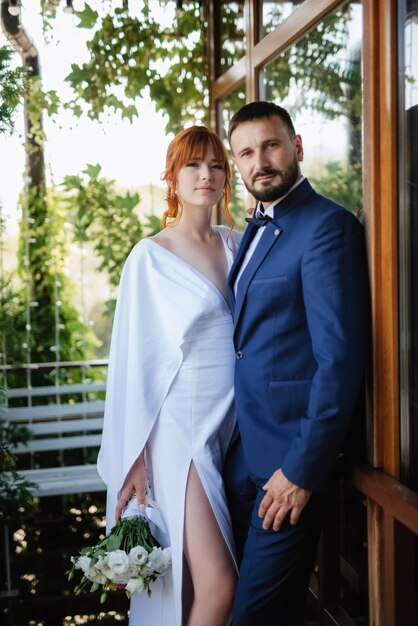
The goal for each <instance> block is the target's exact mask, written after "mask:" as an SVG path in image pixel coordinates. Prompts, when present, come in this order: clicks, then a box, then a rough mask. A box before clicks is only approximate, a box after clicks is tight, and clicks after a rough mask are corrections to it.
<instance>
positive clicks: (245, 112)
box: [228, 100, 296, 145]
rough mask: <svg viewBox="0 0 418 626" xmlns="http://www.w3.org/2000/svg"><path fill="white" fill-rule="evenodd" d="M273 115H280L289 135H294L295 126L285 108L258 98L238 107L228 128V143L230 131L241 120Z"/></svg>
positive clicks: (240, 122) (249, 120) (245, 120)
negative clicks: (257, 100)
mask: <svg viewBox="0 0 418 626" xmlns="http://www.w3.org/2000/svg"><path fill="white" fill-rule="evenodd" d="M273 115H275V116H276V117H280V119H281V120H283V122H284V123H285V125H286V128H287V131H288V133H289V135H290V137H294V136H295V134H296V133H295V127H294V126H293V122H292V118H291V117H290V115H289V113H288V112H287V111H286V109H284V108H283V107H281V106H279V105H278V104H274V102H265V101H263V100H260V101H259V102H250V103H249V104H244V106H243V107H241V108H240V109H238V111H237V112H236V113H235V114H234V115H233V116H232V118H231V121H230V122H229V128H228V141H229V145H231V136H232V133H233V132H234V130H235V129H236V128H237V126H239V125H240V124H242V123H243V122H251V121H252V120H259V119H261V118H263V117H272V116H273Z"/></svg>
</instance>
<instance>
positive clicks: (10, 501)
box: [0, 420, 36, 526]
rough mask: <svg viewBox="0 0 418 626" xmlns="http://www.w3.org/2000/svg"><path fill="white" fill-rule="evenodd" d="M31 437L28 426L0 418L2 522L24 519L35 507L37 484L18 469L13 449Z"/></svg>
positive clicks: (0, 506)
mask: <svg viewBox="0 0 418 626" xmlns="http://www.w3.org/2000/svg"><path fill="white" fill-rule="evenodd" d="M28 439H29V431H28V430H27V428H24V427H22V426H17V425H16V424H10V423H7V422H5V421H4V420H0V524H6V525H9V526H10V525H13V524H15V523H16V522H18V521H19V520H23V519H24V518H25V517H26V515H27V513H28V511H29V510H30V509H31V508H32V507H33V503H34V501H33V495H32V491H31V490H32V489H34V488H36V484H35V483H33V482H30V481H28V480H26V479H25V478H24V477H23V476H22V475H21V474H19V473H18V472H17V471H16V456H15V455H14V454H13V452H12V449H13V448H14V447H15V446H16V445H17V444H19V443H25V442H27V441H28Z"/></svg>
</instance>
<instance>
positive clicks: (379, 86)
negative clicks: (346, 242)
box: [209, 0, 418, 626]
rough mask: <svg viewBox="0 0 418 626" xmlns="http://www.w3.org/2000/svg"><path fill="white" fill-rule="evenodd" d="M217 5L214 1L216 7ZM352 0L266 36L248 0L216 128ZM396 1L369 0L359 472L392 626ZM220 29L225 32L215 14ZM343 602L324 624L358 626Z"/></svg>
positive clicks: (397, 592) (318, 3)
mask: <svg viewBox="0 0 418 626" xmlns="http://www.w3.org/2000/svg"><path fill="white" fill-rule="evenodd" d="M216 4H218V3H216V2H213V1H212V0H210V1H209V5H216ZM343 4H344V2H343V1H341V0H305V2H303V3H302V4H301V5H300V6H299V7H298V8H296V9H295V10H294V11H293V12H292V13H291V14H290V16H289V17H288V18H287V19H286V20H284V21H283V22H282V23H281V24H279V25H278V27H277V28H276V29H275V30H274V31H272V32H271V33H269V34H268V35H266V36H265V37H264V38H263V39H262V40H261V41H257V34H258V15H259V12H258V1H257V0H245V18H246V40H247V50H246V55H245V57H243V58H241V59H240V60H239V61H238V62H237V63H236V64H235V65H233V66H232V67H230V68H229V69H228V70H227V71H225V73H223V74H222V75H220V76H219V75H215V73H214V72H212V73H211V80H210V102H211V123H212V126H213V128H218V124H219V119H218V116H217V110H218V104H219V102H220V101H221V100H222V99H223V98H225V97H226V96H227V95H228V94H230V93H231V92H232V91H234V89H236V88H237V86H238V85H240V84H243V83H244V82H245V86H246V99H247V102H251V101H254V100H257V99H258V98H259V72H260V69H261V68H262V67H263V66H264V65H266V64H267V63H268V62H269V61H271V60H272V59H274V58H275V57H276V56H277V55H279V54H280V53H281V52H282V51H283V50H285V49H286V48H288V47H289V46H291V45H292V44H294V43H296V42H297V41H298V40H299V39H300V38H301V37H303V35H305V34H306V33H307V32H308V31H309V30H310V29H311V28H312V27H314V26H315V24H316V23H318V22H320V21H321V20H322V19H323V18H324V16H326V15H327V14H328V13H330V12H333V11H335V10H336V9H338V7H340V6H342V5H343ZM397 5H398V2H397V1H396V0H363V1H362V7H363V54H362V57H363V128H364V132H363V135H364V136H363V181H364V192H363V204H364V221H365V230H366V238H367V247H368V258H369V274H370V286H371V326H372V347H371V363H370V366H369V372H368V381H367V390H368V392H367V405H368V406H367V434H368V455H367V461H368V464H369V465H368V466H367V467H363V468H357V469H356V471H355V473H354V476H353V484H354V486H355V487H356V488H357V489H358V490H359V491H360V492H361V493H363V494H364V495H365V503H366V505H367V512H368V522H367V523H368V558H369V618H370V624H379V625H387V626H393V624H394V623H405V624H409V623H411V624H412V623H415V622H411V621H409V622H408V621H402V622H397V621H396V619H398V618H399V615H400V613H399V611H402V608H401V607H402V606H407V607H408V610H412V608H411V603H410V601H408V598H410V593H409V595H408V593H407V591H408V590H405V589H401V588H400V586H399V584H395V581H396V580H397V578H399V576H400V575H401V574H402V572H408V574H409V575H411V574H412V575H411V576H410V577H411V578H412V582H410V584H412V585H413V578H414V574H413V562H412V561H413V550H412V549H409V550H406V551H405V546H409V547H411V542H412V540H413V538H414V535H417V534H418V527H417V523H416V513H417V508H418V499H417V498H415V497H414V494H412V492H409V491H408V490H407V496H408V506H409V515H410V516H411V518H413V519H414V522H413V525H412V526H405V525H404V521H402V520H400V519H399V515H400V513H399V511H402V510H403V502H404V499H405V497H406V495H405V494H406V492H405V489H406V488H405V487H404V486H403V485H401V484H400V483H399V482H398V480H397V479H399V475H400V409H399V405H400V385H399V375H400V364H399V321H400V320H399V261H398V252H399V250H398V228H399V224H398V132H397V130H398V128H397V121H398V99H397V88H398V85H397V78H398V68H397V64H398V59H397V54H396V52H395V51H397V49H398V47H397V36H398V35H397V27H396V24H397ZM211 13H212V19H214V18H216V11H212V12H211ZM211 32H212V33H216V24H215V23H214V22H213V21H212V25H211ZM215 44H216V41H213V42H212V45H211V54H212V57H211V59H210V65H211V67H218V68H219V58H217V55H218V54H219V53H218V52H217V51H216V45H215ZM216 64H218V65H216ZM218 130H219V128H218ZM386 480H391V481H393V482H392V483H391V487H392V496H391V499H390V505H389V500H388V499H387V498H386V497H383V496H382V493H383V492H385V488H386V487H385V481H386ZM386 486H387V485H386ZM382 490H383V491H382ZM334 519H335V518H334ZM327 535H328V533H327ZM335 535H336V533H334V538H331V539H330V540H329V541H328V545H330V544H332V542H334V548H335V541H337V540H336V538H335ZM401 546H403V548H402V550H401ZM401 552H402V553H403V554H404V555H405V553H407V556H406V558H403V559H400V558H399V555H400V554H401ZM330 553H331V552H330V550H328V549H326V550H322V556H323V557H324V558H322V561H321V562H320V575H319V583H320V585H321V584H322V585H325V586H326V585H327V584H329V580H328V582H327V581H325V578H324V575H323V573H324V572H326V571H327V567H328V566H330V567H331V569H332V568H334V570H335V567H336V565H335V561H334V564H333V565H332V564H331V565H329V563H328V565H327V563H326V562H325V560H324V559H325V556H324V555H326V554H330ZM320 560H321V551H320ZM321 568H322V573H321ZM415 576H416V573H415ZM328 578H329V577H328ZM400 579H402V580H405V577H404V576H400ZM321 581H322V582H321ZM406 587H408V585H406ZM409 591H410V587H409ZM313 595H315V594H313ZM400 599H401V600H402V601H400ZM334 601H335V602H337V604H338V592H337V591H336V589H335V585H334V588H330V587H328V588H327V589H325V588H322V589H319V591H318V594H317V595H316V603H317V606H318V605H320V607H321V611H322V612H321V611H320V612H321V619H323V620H324V621H323V622H322V623H324V624H327V623H329V624H331V623H332V624H341V625H342V624H352V621H351V620H350V618H348V616H346V615H344V614H343V612H341V610H340V609H339V607H338V606H336V605H335V606H333V608H332V609H331V608H330V607H331V605H332V604H333V602H334ZM326 605H328V608H329V610H328V609H327V608H326ZM411 615H412V613H411ZM402 619H405V616H404V617H403V618H402ZM412 619H413V618H412Z"/></svg>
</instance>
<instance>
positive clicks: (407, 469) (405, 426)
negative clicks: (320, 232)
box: [399, 0, 418, 491]
mask: <svg viewBox="0 0 418 626" xmlns="http://www.w3.org/2000/svg"><path fill="white" fill-rule="evenodd" d="M405 8H406V11H405V19H404V22H403V23H401V25H400V33H399V35H400V38H401V41H403V47H404V93H400V110H401V112H402V113H401V120H400V137H399V144H400V178H401V181H400V183H401V184H400V191H401V193H400V212H401V216H400V219H401V224H402V223H403V224H404V227H405V230H404V240H403V241H402V240H401V245H400V249H401V252H402V251H403V249H404V248H409V250H408V254H407V255H406V256H405V257H404V264H403V267H402V259H401V267H402V269H403V273H404V276H402V277H401V284H402V283H403V288H404V289H403V290H404V294H403V295H404V299H402V302H403V304H404V305H405V306H406V307H407V309H408V310H406V311H405V312H404V315H403V316H402V317H401V319H402V318H403V320H404V326H405V328H403V333H402V334H403V336H404V337H407V338H408V339H407V340H404V341H401V346H402V349H403V352H404V354H403V356H404V357H405V359H406V362H407V365H406V369H405V370H404V379H405V380H403V381H402V387H403V389H405V390H406V407H403V410H402V412H401V415H402V425H401V429H402V448H403V449H402V465H403V478H404V480H405V482H407V484H408V485H409V486H410V487H411V488H412V489H414V490H415V491H418V169H417V162H418V1H417V0H409V1H408V2H406V3H405ZM402 244H405V245H402ZM408 385H409V389H408Z"/></svg>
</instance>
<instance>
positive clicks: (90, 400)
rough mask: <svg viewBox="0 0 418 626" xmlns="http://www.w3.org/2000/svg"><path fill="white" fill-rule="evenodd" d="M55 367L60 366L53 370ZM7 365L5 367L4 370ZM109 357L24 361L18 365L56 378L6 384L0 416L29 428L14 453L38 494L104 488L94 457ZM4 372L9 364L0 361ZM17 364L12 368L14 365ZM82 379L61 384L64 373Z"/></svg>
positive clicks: (79, 491)
mask: <svg viewBox="0 0 418 626" xmlns="http://www.w3.org/2000/svg"><path fill="white" fill-rule="evenodd" d="M57 367H58V369H57ZM6 368H7V369H6ZM106 368H107V361H104V360H99V361H76V362H73V361H71V362H66V363H60V364H59V366H57V364H56V363H42V364H27V365H23V366H21V367H20V368H19V369H20V370H22V371H24V372H25V371H26V374H27V376H26V380H29V383H30V378H31V376H30V374H31V372H33V371H34V370H38V371H39V370H42V371H43V373H44V374H45V376H47V375H49V376H50V377H52V378H53V379H54V381H55V384H53V385H43V386H41V387H32V386H31V385H30V384H29V385H28V386H26V387H19V388H14V389H8V390H7V391H6V402H5V404H4V405H3V406H2V407H0V418H2V419H3V420H5V421H7V422H8V423H9V424H16V425H19V426H24V427H26V428H27V429H28V431H29V433H30V439H29V441H28V442H27V443H26V444H19V445H17V446H16V447H15V449H14V452H15V454H16V455H18V457H19V464H18V470H19V472H20V474H22V475H23V476H24V477H25V478H27V479H28V480H30V481H32V482H34V483H36V484H37V485H38V488H37V489H36V490H35V494H36V495H38V496H51V495H61V494H66V493H75V492H78V493H83V492H93V491H102V490H103V489H104V485H103V482H102V481H101V479H100V477H99V476H98V474H97V470H96V457H97V451H98V447H99V446H100V440H101V431H102V426H103V411H104V392H105V387H106V383H105V377H106V373H105V372H106ZM1 369H2V370H3V373H4V372H5V371H10V370H12V369H13V368H12V367H10V366H3V367H2V368H1ZM14 369H16V368H14ZM63 371H65V372H67V373H68V372H71V374H70V376H69V378H70V379H76V378H79V379H80V380H81V382H77V383H68V382H63V383H62V384H60V378H62V376H61V374H62V372H63Z"/></svg>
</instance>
